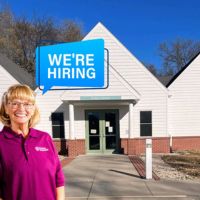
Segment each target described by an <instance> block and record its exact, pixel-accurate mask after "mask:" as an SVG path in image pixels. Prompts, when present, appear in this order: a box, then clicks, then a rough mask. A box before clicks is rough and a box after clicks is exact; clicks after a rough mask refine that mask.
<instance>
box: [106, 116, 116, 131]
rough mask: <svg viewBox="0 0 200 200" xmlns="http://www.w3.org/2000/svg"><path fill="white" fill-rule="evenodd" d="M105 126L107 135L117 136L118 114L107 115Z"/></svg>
mask: <svg viewBox="0 0 200 200" xmlns="http://www.w3.org/2000/svg"><path fill="white" fill-rule="evenodd" d="M105 126H106V133H105V134H106V135H114V134H116V114H115V113H111V112H110V113H105Z"/></svg>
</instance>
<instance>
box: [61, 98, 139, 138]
mask: <svg viewBox="0 0 200 200" xmlns="http://www.w3.org/2000/svg"><path fill="white" fill-rule="evenodd" d="M138 101H139V100H138V99H123V100H119V99H116V100H114V99H110V100H108V99H107V100H93V99H92V100H73V101H72V100H71V101H69V100H65V101H63V102H64V103H66V104H68V105H69V136H70V137H69V138H70V139H72V140H73V139H75V138H76V136H75V132H74V106H86V107H89V106H91V107H92V108H93V109H94V107H95V106H97V107H98V106H102V105H103V106H106V107H108V106H122V105H123V106H124V105H125V106H129V123H128V124H129V127H128V130H129V138H133V125H132V124H133V123H132V122H133V109H134V105H135V104H137V102H138Z"/></svg>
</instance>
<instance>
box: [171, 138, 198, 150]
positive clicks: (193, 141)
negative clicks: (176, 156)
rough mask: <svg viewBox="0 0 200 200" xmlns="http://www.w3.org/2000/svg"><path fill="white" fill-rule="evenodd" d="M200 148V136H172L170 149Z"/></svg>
mask: <svg viewBox="0 0 200 200" xmlns="http://www.w3.org/2000/svg"><path fill="white" fill-rule="evenodd" d="M178 150H200V136H190V137H173V138H172V151H178Z"/></svg>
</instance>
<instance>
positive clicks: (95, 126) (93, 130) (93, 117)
mask: <svg viewBox="0 0 200 200" xmlns="http://www.w3.org/2000/svg"><path fill="white" fill-rule="evenodd" d="M88 120H89V134H90V135H99V115H98V113H89V116H88Z"/></svg>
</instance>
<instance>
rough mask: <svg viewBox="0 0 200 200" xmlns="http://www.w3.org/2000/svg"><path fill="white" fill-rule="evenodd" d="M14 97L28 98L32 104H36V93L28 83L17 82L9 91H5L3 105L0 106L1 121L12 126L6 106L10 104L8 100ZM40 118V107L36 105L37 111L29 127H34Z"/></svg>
mask: <svg viewBox="0 0 200 200" xmlns="http://www.w3.org/2000/svg"><path fill="white" fill-rule="evenodd" d="M14 99H20V100H27V101H29V102H31V103H32V104H35V102H36V101H35V93H34V91H33V90H32V89H31V88H30V87H29V86H28V85H21V84H16V85H13V86H11V87H9V88H8V91H7V92H5V93H4V94H3V96H2V101H1V107H0V121H1V122H2V123H3V124H4V125H5V126H10V124H11V121H10V118H9V116H8V115H7V114H6V110H5V106H6V105H7V104H8V101H12V100H14ZM39 118H40V113H39V109H38V107H37V106H36V105H35V111H34V113H33V116H32V117H31V119H30V121H29V128H30V127H33V126H34V125H35V124H36V123H37V122H38V121H39Z"/></svg>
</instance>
